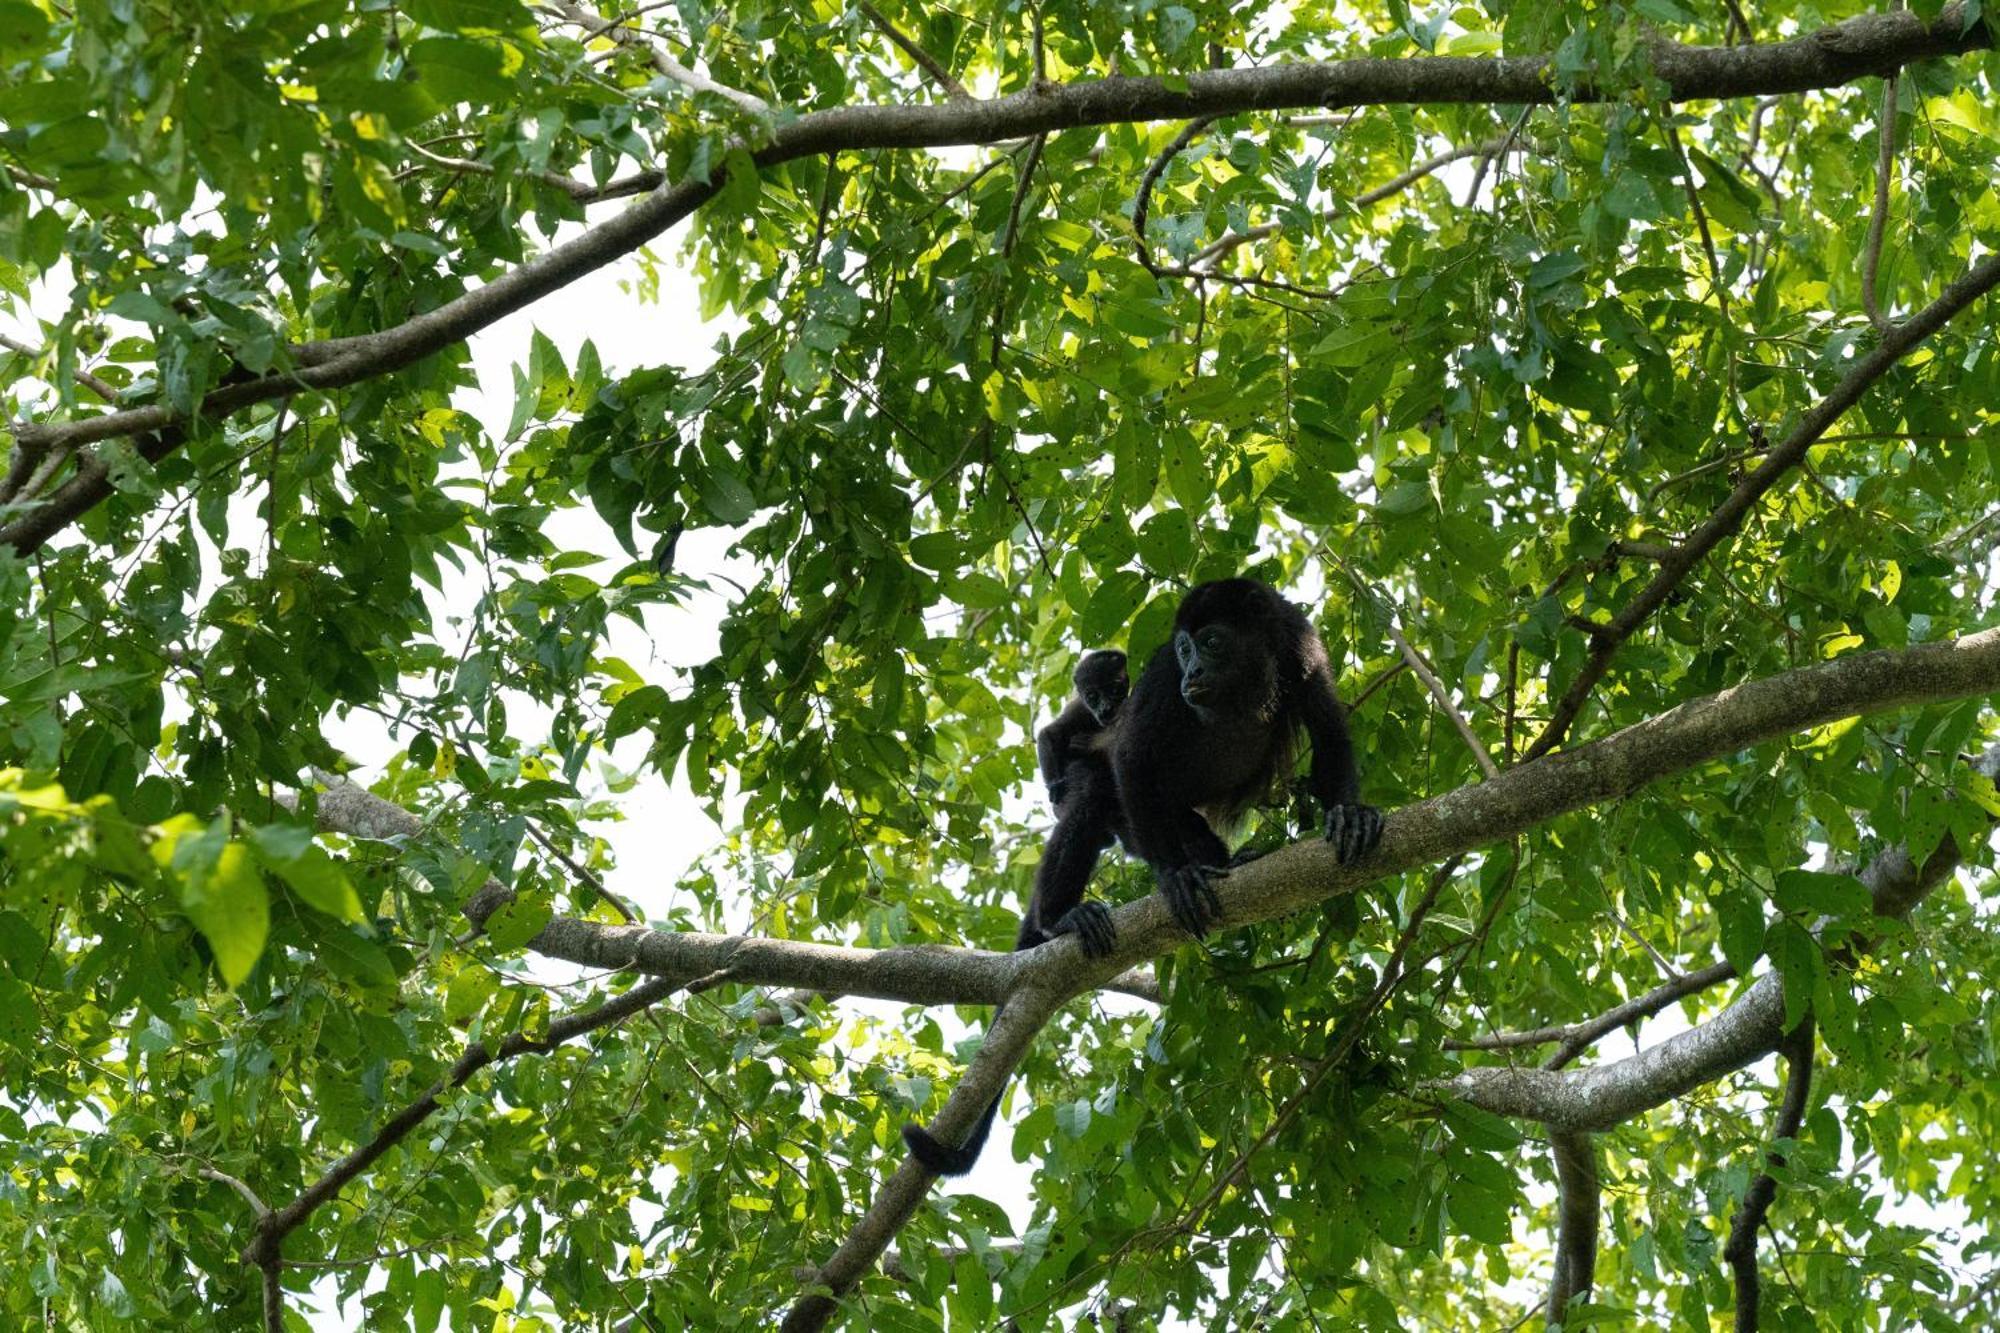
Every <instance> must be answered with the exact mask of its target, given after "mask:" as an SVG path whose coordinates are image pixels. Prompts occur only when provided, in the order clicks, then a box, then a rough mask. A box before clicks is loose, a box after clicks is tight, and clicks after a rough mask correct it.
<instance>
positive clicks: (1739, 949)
mask: <svg viewBox="0 0 2000 1333" xmlns="http://www.w3.org/2000/svg"><path fill="white" fill-rule="evenodd" d="M1714 901H1715V911H1716V916H1717V918H1718V923H1719V929H1720V931H1721V935H1722V956H1723V957H1724V958H1726V959H1728V960H1729V963H1730V965H1731V966H1732V967H1734V968H1735V969H1736V972H1737V975H1739V976H1746V977H1747V976H1749V975H1750V969H1751V968H1752V967H1753V966H1755V965H1756V962H1757V960H1758V959H1759V958H1761V957H1762V956H1763V954H1764V929H1765V927H1764V900H1763V899H1762V898H1761V897H1759V896H1758V895H1757V894H1756V893H1755V892H1753V891H1752V890H1750V889H1749V888H1746V887H1744V886H1742V885H1735V886H1732V887H1730V888H1726V889H1724V890H1722V891H1721V892H1720V893H1718V894H1716V895H1715V900H1714Z"/></svg>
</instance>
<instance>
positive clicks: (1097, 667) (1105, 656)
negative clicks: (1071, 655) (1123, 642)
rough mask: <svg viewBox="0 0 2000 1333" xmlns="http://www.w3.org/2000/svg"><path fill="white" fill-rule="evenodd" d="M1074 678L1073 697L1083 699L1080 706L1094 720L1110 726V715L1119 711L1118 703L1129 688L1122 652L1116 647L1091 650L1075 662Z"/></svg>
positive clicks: (1101, 724) (1122, 701) (1120, 702)
mask: <svg viewBox="0 0 2000 1333" xmlns="http://www.w3.org/2000/svg"><path fill="white" fill-rule="evenodd" d="M1073 679H1074V683H1075V685H1076V697H1077V698H1079V699H1081V700H1083V706H1084V707H1085V708H1088V709H1089V710H1090V715H1091V716H1092V717H1094V718H1096V719H1097V725H1098V726H1100V727H1102V726H1108V725H1110V722H1111V715H1112V714H1113V713H1116V712H1117V711H1118V705H1120V704H1122V703H1124V702H1125V694H1126V691H1127V690H1129V689H1130V688H1131V682H1130V679H1129V677H1128V676H1127V675H1126V670H1125V654H1123V653H1121V652H1119V651H1118V650H1117V649H1115V648H1101V649H1099V650H1098V651H1096V652H1094V653H1090V654H1088V655H1087V656H1085V658H1084V659H1083V661H1081V662H1079V663H1077V667H1076V675H1075V677H1074V678H1073Z"/></svg>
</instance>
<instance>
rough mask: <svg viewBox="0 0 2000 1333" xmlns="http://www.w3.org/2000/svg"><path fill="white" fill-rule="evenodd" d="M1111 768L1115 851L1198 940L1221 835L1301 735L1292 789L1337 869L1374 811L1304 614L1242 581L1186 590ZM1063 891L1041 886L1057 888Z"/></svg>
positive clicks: (1370, 829)
mask: <svg viewBox="0 0 2000 1333" xmlns="http://www.w3.org/2000/svg"><path fill="white" fill-rule="evenodd" d="M1115 730H1116V739H1115V740H1114V742H1113V744H1112V749H1111V768H1112V774H1113V776H1114V778H1115V780H1116V784H1117V792H1118V804H1119V810H1120V818H1121V821H1122V827H1121V828H1120V830H1119V837H1120V838H1121V839H1122V840H1123V841H1124V843H1125V846H1126V849H1127V850H1129V851H1131V852H1134V853H1136V854H1137V855H1138V856H1140V857H1141V858H1142V859H1144V860H1145V862H1146V864H1148V865H1150V866H1151V867H1152V868H1153V874H1154V876H1155V877H1156V878H1157V879H1158V881H1159V886H1160V896H1161V897H1163V898H1165V899H1166V900H1167V907H1168V909H1169V910H1171V911H1172V913H1173V916H1174V920H1175V921H1176V922H1178V923H1179V924H1180V926H1181V928H1182V929H1183V930H1185V931H1187V932H1188V934H1190V935H1194V936H1196V937H1200V936H1202V935H1205V934H1207V933H1208V927H1209V926H1210V925H1211V924H1212V923H1213V921H1214V919H1215V918H1216V917H1217V916H1218V915H1219V914H1220V913H1221V910H1222V907H1221V903H1220V901H1219V900H1218V899H1217V898H1216V896H1215V889H1214V887H1213V885H1212V884H1211V883H1210V880H1211V879H1212V878H1214V877H1215V876H1217V875H1220V874H1222V873H1225V872H1226V869H1227V866H1228V862H1229V849H1228V848H1227V847H1225V846H1223V843H1222V839H1221V838H1220V837H1219V836H1217V834H1216V829H1217V828H1218V827H1220V828H1227V827H1229V826H1230V825H1231V824H1233V823H1234V822H1235V821H1236V820H1237V819H1238V818H1239V817H1240V816H1241V815H1242V814H1243V812H1244V811H1245V810H1247V809H1249V808H1250V806H1251V805H1252V804H1253V803H1254V802H1256V801H1257V800H1258V798H1260V797H1261V796H1263V795H1264V794H1265V793H1267V792H1268V791H1270V790H1271V788H1272V787H1273V786H1274V785H1275V784H1276V783H1277V782H1278V781H1280V780H1281V779H1282V778H1283V777H1284V776H1286V775H1287V774H1288V773H1289V772H1290V771H1291V763H1292V755H1293V753H1294V747H1295V745H1296V744H1297V741H1298V733H1299V732H1300V731H1301V730H1303V731H1304V732H1305V733H1306V737H1307V739H1308V740H1309V741H1310V742H1311V744H1312V767H1311V769H1310V770H1309V773H1308V776H1307V779H1306V785H1307V787H1308V789H1309V790H1310V791H1311V792H1312V795H1313V797H1314V799H1316V800H1317V801H1318V802H1319V804H1320V809H1321V810H1322V811H1323V812H1324V813H1325V818H1326V840H1327V841H1328V842H1330V843H1332V844H1333V845H1334V849H1335V853H1336V855H1337V856H1338V857H1339V859H1340V863H1341V864H1342V865H1347V864H1349V863H1350V862H1353V861H1357V860H1359V859H1360V858H1361V857H1363V856H1366V855H1367V854H1368V853H1369V852H1371V851H1373V850H1374V848H1375V844H1376V842H1377V841H1379V840H1380V838H1381V836H1382V812H1381V811H1379V810H1377V809H1376V808H1375V807H1374V806H1371V805H1363V804H1361V782H1360V777H1359V775H1358V774H1357V773H1356V771H1355V767H1354V744H1353V742H1352V741H1350V740H1349V739H1348V736H1347V719H1346V710H1345V709H1344V708H1342V707H1341V703H1340V698H1339V696H1338V695H1336V694H1335V693H1334V689H1333V667H1332V665H1331V664H1330V663H1329V662H1328V661H1327V656H1326V646H1325V645H1324V644H1322V643H1321V642H1320V639H1319V633H1318V632H1317V631H1316V630H1314V629H1313V627H1312V622H1311V621H1310V620H1308V619H1306V614H1305V612H1303V611H1301V610H1300V609H1299V608H1298V607H1296V606H1294V605H1292V603H1290V602H1288V601H1286V600H1285V599H1284V598H1283V597H1282V596H1280V595H1279V594H1278V592H1277V590H1276V589H1274V588H1272V587H1271V586H1270V585H1268V584H1265V583H1259V582H1257V581H1256V580H1255V579H1218V580H1216V581H1215V582H1213V583H1204V584H1202V585H1200V586H1199V587H1197V588H1195V589H1193V590H1192V591H1191V592H1189V593H1188V595H1187V596H1186V597H1185V598H1184V599H1183V600H1182V601H1181V604H1180V608H1179V610H1178V611H1176V612H1175V614H1174V632H1173V637H1172V638H1171V639H1170V640H1168V642H1166V643H1165V644H1162V645H1161V646H1160V648H1159V649H1158V651H1156V652H1155V653H1154V654H1153V656H1152V658H1151V660H1150V661H1148V662H1147V663H1146V669H1145V671H1144V672H1143V673H1142V674H1141V675H1140V677H1139V681H1138V684H1137V685H1136V686H1134V687H1133V690H1132V697H1131V699H1130V700H1129V701H1128V702H1127V703H1126V705H1125V709H1124V712H1123V714H1122V715H1121V716H1120V718H1119V721H1118V726H1117V727H1116V729H1115ZM1063 887H1065V886H1060V885H1058V886H1052V888H1051V891H1052V892H1056V891H1060V890H1061V889H1062V888H1063Z"/></svg>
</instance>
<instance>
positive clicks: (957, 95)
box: [854, 0, 972, 102]
mask: <svg viewBox="0 0 2000 1333" xmlns="http://www.w3.org/2000/svg"><path fill="white" fill-rule="evenodd" d="M854 7H855V8H856V9H858V10H860V11H861V17H863V18H865V19H867V20H868V21H869V22H870V23H872V24H874V25H875V26H876V27H877V28H878V29H880V30H881V33H882V35H883V36H884V37H887V38H888V39H889V40H890V41H892V42H894V43H895V44H896V46H897V47H898V48H899V49H900V50H901V51H902V53H903V54H904V55H906V56H908V57H909V58H910V61H911V63H912V64H914V65H916V67H917V68H918V69H920V70H922V71H923V72H924V73H926V74H928V75H930V76H931V81H932V82H933V83H935V84H937V86H938V87H940V88H942V89H944V94H945V96H946V97H949V98H950V99H951V100H952V101H954V102H963V101H966V100H968V99H969V98H970V97H971V96H972V94H971V93H969V92H967V91H965V85H964V84H962V83H960V82H959V81H958V80H957V78H955V77H954V76H953V75H952V72H951V71H950V70H949V69H947V68H946V67H945V63H944V62H943V61H942V60H939V59H938V58H937V57H936V56H934V55H932V54H931V53H930V52H928V51H926V50H924V48H923V47H921V46H919V45H917V43H916V41H915V40H914V39H913V38H910V37H908V36H905V35H904V34H903V32H902V31H901V30H900V29H898V28H897V27H896V25H895V24H893V23H891V22H889V20H888V18H887V17H886V16H885V15H884V14H883V13H882V11H881V10H879V9H877V8H875V6H873V5H871V4H869V3H868V0H857V3H856V4H855V6H854Z"/></svg>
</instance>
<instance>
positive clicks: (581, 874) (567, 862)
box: [525, 819, 645, 926]
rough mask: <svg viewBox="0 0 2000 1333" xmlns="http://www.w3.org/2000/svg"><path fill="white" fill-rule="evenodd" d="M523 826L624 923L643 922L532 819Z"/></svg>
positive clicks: (643, 920) (638, 923)
mask: <svg viewBox="0 0 2000 1333" xmlns="http://www.w3.org/2000/svg"><path fill="white" fill-rule="evenodd" d="M525 827H526V828H527V830H528V836H529V837H531V838H533V839H534V840H535V841H536V842H537V843H538V844H540V846H541V849H542V850H543V851H545V852H547V853H548V854H549V855H550V856H553V857H554V858H555V859H556V860H558V861H560V862H562V863H563V867H564V868H565V869H567V870H568V871H569V873H570V874H572V875H575V876H576V877H577V878H578V879H580V880H582V881H583V882H584V883H585V884H588V885H589V886H590V888H591V891H592V892H594V893H596V895H597V896H598V897H600V898H602V899H604V901H605V902H607V903H610V904H611V910H612V911H614V912H616V913H618V915H619V916H621V917H623V918H624V919H625V924H627V925H629V926H637V925H642V924H644V922H645V918H644V917H643V916H641V915H640V914H639V912H638V911H637V910H636V909H635V908H633V906H632V905H631V904H630V903H628V902H626V901H625V900H624V899H623V898H621V897H619V896H618V895H617V894H615V893H613V892H612V891H611V890H610V889H608V888H606V887H605V885H604V881H603V880H602V879H600V878H599V877H598V876H596V875H594V874H592V873H591V872H590V871H588V870H586V869H584V868H583V866H581V865H579V864H578V863H577V861H576V860H575V858H573V857H571V856H570V854H569V853H568V852H565V851H564V850H562V848H560V847H558V846H556V845H555V844H554V843H553V842H551V841H549V835H548V834H546V833H544V832H542V831H541V829H539V828H537V827H536V826H535V821H534V820H532V819H531V820H529V821H528V822H527V824H526V826H525Z"/></svg>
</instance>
